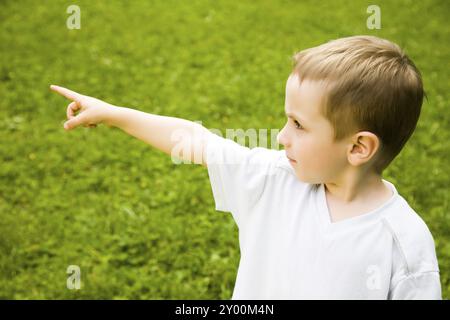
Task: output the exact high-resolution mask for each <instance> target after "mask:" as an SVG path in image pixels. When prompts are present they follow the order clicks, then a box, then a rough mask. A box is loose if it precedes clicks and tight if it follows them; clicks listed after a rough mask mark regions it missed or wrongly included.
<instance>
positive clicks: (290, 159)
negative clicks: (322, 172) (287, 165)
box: [286, 156, 297, 162]
mask: <svg viewBox="0 0 450 320" xmlns="http://www.w3.org/2000/svg"><path fill="white" fill-rule="evenodd" d="M286 157H287V158H288V159H289V161H291V162H297V161H295V160H294V159H292V158H289V157H288V156H286Z"/></svg>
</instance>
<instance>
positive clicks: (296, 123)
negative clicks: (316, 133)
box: [294, 120, 303, 129]
mask: <svg viewBox="0 0 450 320" xmlns="http://www.w3.org/2000/svg"><path fill="white" fill-rule="evenodd" d="M294 124H295V127H296V128H297V129H303V127H302V126H301V124H300V123H299V122H298V121H297V120H294Z"/></svg>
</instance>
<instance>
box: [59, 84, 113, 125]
mask: <svg viewBox="0 0 450 320" xmlns="http://www.w3.org/2000/svg"><path fill="white" fill-rule="evenodd" d="M50 89H52V90H53V91H55V92H57V93H59V94H60V95H62V96H64V97H66V98H67V99H69V100H72V102H71V103H70V104H69V105H68V106H67V119H68V121H66V122H65V123H64V129H66V130H71V129H74V128H76V127H78V126H80V125H82V126H83V127H86V128H87V127H89V128H94V127H96V126H97V124H100V123H102V122H104V121H105V120H106V119H107V115H108V114H109V113H110V112H111V110H112V109H113V108H114V106H112V105H110V104H109V103H106V102H104V101H101V100H99V99H96V98H93V97H89V96H84V95H82V94H79V93H77V92H75V91H72V90H69V89H66V88H63V87H59V86H55V85H51V86H50ZM76 111H79V112H78V114H77V115H75V112H76Z"/></svg>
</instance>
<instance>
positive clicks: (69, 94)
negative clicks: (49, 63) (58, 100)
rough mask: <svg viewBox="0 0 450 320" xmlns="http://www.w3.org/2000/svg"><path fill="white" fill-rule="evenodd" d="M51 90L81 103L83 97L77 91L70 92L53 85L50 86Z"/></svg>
mask: <svg viewBox="0 0 450 320" xmlns="http://www.w3.org/2000/svg"><path fill="white" fill-rule="evenodd" d="M50 89H52V90H53V91H55V92H57V93H59V94H60V95H62V96H64V97H66V98H67V99H70V100H74V101H80V100H81V97H82V95H81V94H79V93H77V92H75V91H72V90H69V89H67V88H64V87H60V86H55V85H53V84H52V85H51V86H50Z"/></svg>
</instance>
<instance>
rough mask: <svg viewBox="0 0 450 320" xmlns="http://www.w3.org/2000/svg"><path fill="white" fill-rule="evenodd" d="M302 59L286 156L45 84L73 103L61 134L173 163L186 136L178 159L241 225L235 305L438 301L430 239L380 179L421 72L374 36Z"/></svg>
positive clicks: (282, 137)
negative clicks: (197, 171)
mask: <svg viewBox="0 0 450 320" xmlns="http://www.w3.org/2000/svg"><path fill="white" fill-rule="evenodd" d="M294 62H295V64H294V68H293V71H292V73H291V75H290V76H289V78H288V80H287V84H286V100H285V112H286V115H287V123H286V125H285V126H284V128H283V129H282V130H281V132H280V133H279V135H278V141H279V143H281V144H282V145H283V146H284V150H274V149H265V148H261V147H256V148H253V149H249V148H246V147H243V146H241V145H239V144H237V143H235V142H234V141H232V140H227V139H224V138H222V137H219V136H218V135H215V134H213V133H211V132H210V131H209V130H207V129H206V128H204V127H203V126H201V125H200V124H198V123H194V122H190V121H187V120H183V119H179V118H172V117H165V116H158V115H153V114H148V113H144V112H141V111H137V110H133V109H128V108H124V107H117V106H113V105H110V104H108V103H106V102H103V101H100V100H97V99H95V98H91V97H88V96H83V95H80V94H78V93H76V92H73V91H70V90H68V89H65V88H61V87H57V86H52V87H51V88H52V89H53V90H54V91H56V92H58V93H60V94H62V95H63V96H65V97H67V98H69V99H71V100H73V102H72V103H70V104H69V106H68V108H67V117H68V119H69V120H68V121H67V122H66V123H65V125H64V128H65V129H66V130H71V129H73V128H75V127H77V126H80V125H83V126H85V127H88V126H96V125H97V124H99V123H104V124H106V125H108V126H114V127H118V128H120V129H122V130H123V131H125V132H126V133H128V134H130V135H132V136H134V137H136V138H138V139H141V140H143V141H145V142H147V143H148V144H150V145H152V146H154V147H155V148H157V149H160V150H162V151H163V152H165V153H167V154H169V155H171V154H172V155H173V151H174V149H175V148H178V147H179V142H178V141H174V139H173V136H174V135H178V136H179V137H184V138H185V139H184V142H183V150H184V152H183V153H182V155H181V158H182V159H183V160H189V161H193V162H194V163H200V164H202V165H204V166H207V168H208V174H209V177H210V181H211V187H212V191H213V196H214V200H215V206H216V209H217V210H220V211H226V212H231V214H232V215H233V218H234V220H235V222H236V224H237V226H238V228H239V242H240V250H241V260H240V264H239V270H238V274H237V279H236V284H235V288H234V292H233V297H232V299H441V286H440V280H439V267H438V262H437V259H436V253H435V247H434V240H433V237H432V235H431V233H430V231H429V230H428V228H427V226H426V224H425V223H424V221H423V220H422V219H421V218H420V217H419V216H418V215H417V213H416V212H415V211H414V210H413V209H412V208H411V207H410V206H409V205H408V203H407V202H406V201H405V199H404V198H403V197H402V196H401V195H400V194H399V193H398V192H397V190H396V188H395V187H394V185H393V184H392V183H390V182H389V181H386V180H384V179H382V177H381V174H382V171H383V170H384V169H385V168H386V167H387V166H388V165H389V163H390V162H391V161H392V160H393V159H394V158H395V157H396V156H397V154H398V153H399V152H400V150H401V149H402V148H403V146H404V144H405V143H406V141H407V140H408V139H409V137H410V136H411V134H412V133H413V131H414V129H415V127H416V123H417V121H418V118H419V115H420V109H421V105H422V99H423V94H424V92H423V87H422V80H421V76H420V73H419V71H418V70H417V68H416V67H415V65H414V64H413V62H412V61H411V60H410V59H409V58H408V57H407V56H406V55H405V54H404V53H403V52H402V50H401V49H400V48H399V47H398V46H397V45H396V44H394V43H392V42H389V41H387V40H384V39H380V38H377V37H372V36H354V37H348V38H342V39H338V40H334V41H330V42H328V43H325V44H323V45H320V46H318V47H314V48H310V49H307V50H303V51H301V52H299V53H297V54H296V55H295V56H294ZM77 110H79V111H80V113H79V114H78V115H76V116H75V113H74V112H75V111H77ZM194 136H195V137H197V138H196V139H193V138H192V137H194ZM191 138H192V139H191ZM199 155H200V156H199Z"/></svg>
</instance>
